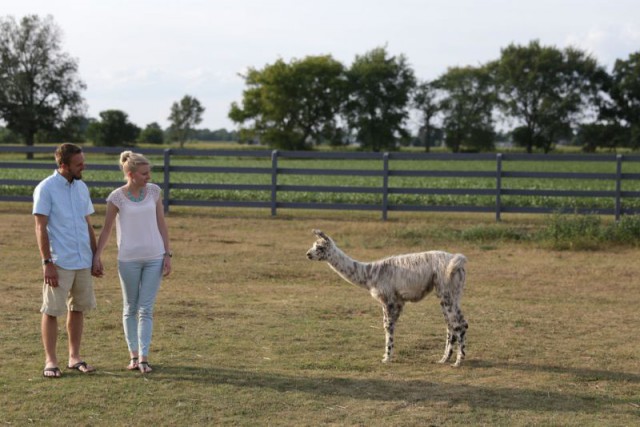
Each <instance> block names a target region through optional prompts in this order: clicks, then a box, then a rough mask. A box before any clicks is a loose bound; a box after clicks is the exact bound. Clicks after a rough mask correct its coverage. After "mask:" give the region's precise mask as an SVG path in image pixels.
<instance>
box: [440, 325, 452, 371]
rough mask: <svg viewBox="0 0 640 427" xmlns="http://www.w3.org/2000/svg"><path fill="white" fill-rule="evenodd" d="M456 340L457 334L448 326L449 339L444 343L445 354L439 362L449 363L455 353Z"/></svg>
mask: <svg viewBox="0 0 640 427" xmlns="http://www.w3.org/2000/svg"><path fill="white" fill-rule="evenodd" d="M455 342H456V336H455V334H454V333H453V331H452V328H451V327H450V326H447V341H446V342H445V345H444V354H443V355H442V359H440V360H438V363H447V361H448V360H449V359H450V358H451V355H452V354H453V344H454V343H455Z"/></svg>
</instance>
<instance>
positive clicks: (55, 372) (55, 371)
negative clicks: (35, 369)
mask: <svg viewBox="0 0 640 427" xmlns="http://www.w3.org/2000/svg"><path fill="white" fill-rule="evenodd" d="M47 372H53V375H47ZM42 376H43V377H45V378H60V377H61V376H62V371H60V368H58V367H57V366H56V367H53V368H44V369H43V371H42Z"/></svg>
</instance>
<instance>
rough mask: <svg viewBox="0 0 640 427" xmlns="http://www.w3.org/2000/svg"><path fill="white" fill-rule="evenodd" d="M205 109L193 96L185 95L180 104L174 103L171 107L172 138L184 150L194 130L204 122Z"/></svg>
mask: <svg viewBox="0 0 640 427" xmlns="http://www.w3.org/2000/svg"><path fill="white" fill-rule="evenodd" d="M202 113H204V107H203V106H202V105H201V104H200V101H198V99H196V98H195V97H193V96H189V95H185V96H184V97H182V99H181V100H180V102H174V103H173V105H172V106H171V114H170V115H169V121H170V122H171V127H170V132H171V136H172V137H173V138H174V139H175V140H177V141H178V142H179V143H180V148H184V143H185V142H186V141H187V139H189V136H190V135H191V133H192V132H193V128H194V126H195V125H197V124H198V123H200V122H202Z"/></svg>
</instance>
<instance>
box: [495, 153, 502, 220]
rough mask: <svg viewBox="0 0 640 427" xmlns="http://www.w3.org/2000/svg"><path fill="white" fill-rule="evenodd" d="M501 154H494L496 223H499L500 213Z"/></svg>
mask: <svg viewBox="0 0 640 427" xmlns="http://www.w3.org/2000/svg"><path fill="white" fill-rule="evenodd" d="M501 193H502V153H498V154H496V222H500V212H501V211H502V198H501Z"/></svg>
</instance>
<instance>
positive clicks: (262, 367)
mask: <svg viewBox="0 0 640 427" xmlns="http://www.w3.org/2000/svg"><path fill="white" fill-rule="evenodd" d="M103 218H104V207H102V206H98V212H97V214H96V215H95V218H94V221H93V222H94V224H95V226H96V228H97V231H98V232H99V231H100V226H99V224H100V223H101V222H102V220H103ZM167 220H168V224H169V228H170V234H171V240H172V247H173V250H174V253H175V256H174V258H173V264H174V273H173V274H172V275H171V276H170V277H169V278H168V279H167V280H165V281H164V283H163V285H162V288H161V290H160V294H159V297H158V302H157V305H156V311H155V330H154V339H153V344H152V349H151V355H150V358H151V362H152V364H153V366H154V367H155V371H154V372H153V373H152V374H150V375H148V376H146V377H142V376H141V375H140V374H138V373H132V372H128V371H126V370H125V366H126V364H127V362H128V354H127V351H126V346H125V342H124V338H123V332H122V327H121V312H122V305H121V304H122V302H121V295H120V290H119V285H118V279H117V272H116V260H115V256H116V249H115V238H114V237H113V236H112V239H111V243H110V245H109V247H108V248H107V250H106V252H105V255H104V258H103V261H104V263H105V266H106V276H105V277H104V278H102V279H99V280H96V293H97V298H98V305H99V307H98V309H97V310H95V311H94V312H91V313H90V314H88V316H87V320H86V323H85V336H84V341H83V348H82V350H83V355H84V357H85V358H86V360H87V361H88V362H90V363H92V364H94V365H96V366H97V368H98V372H97V373H96V374H94V375H91V376H84V375H81V374H78V373H74V372H69V371H65V372H64V376H63V378H61V379H59V380H53V381H52V380H46V379H44V378H42V376H41V369H42V367H43V353H42V346H41V343H40V336H39V319H40V314H39V313H38V308H39V305H40V300H41V293H40V287H41V280H42V279H41V275H42V270H41V266H40V260H39V255H38V253H37V245H36V242H35V237H34V236H33V219H32V218H31V214H30V206H29V205H28V204H19V203H2V204H0V236H2V238H1V239H0V250H1V251H2V254H3V256H2V257H0V271H2V274H1V275H0V288H1V289H2V290H3V297H2V298H1V299H0V322H1V323H2V328H1V329H0V337H1V339H0V358H1V360H2V363H1V364H0V407H1V408H2V410H1V411H0V423H3V424H6V425H28V424H45V425H69V424H73V425H95V426H102V425H104V426H107V425H108V426H111V425H134V424H135V425H218V424H226V425H246V426H254V425H291V426H294V425H295V426H299V425H309V426H315V425H324V424H329V425H367V426H369V425H371V426H377V425H380V426H383V425H384V426H389V425H398V426H400V425H402V426H413V425H415V426H425V425H438V426H440V425H442V426H444V425H491V426H493V425H509V426H512V425H513V426H530V425H563V426H600V425H607V426H626V425H635V424H637V423H638V421H639V420H640V399H639V397H638V392H637V391H638V384H639V383H640V371H639V369H640V359H639V356H638V354H639V353H640V352H639V350H640V347H639V346H638V344H637V342H636V340H634V339H633V336H632V335H633V323H634V320H633V319H636V318H637V307H638V305H639V304H640V293H638V292H637V284H638V283H637V281H635V280H634V277H636V276H637V274H636V271H637V260H638V259H639V257H640V249H638V247H637V246H633V245H632V246H627V245H619V244H617V243H615V242H613V243H609V244H606V245H604V246H603V247H601V248H592V250H590V251H573V250H569V251H566V250H564V251H556V250H554V249H552V248H549V247H548V246H546V245H544V244H542V243H544V242H540V241H536V240H532V239H526V238H517V237H515V236H535V235H539V234H540V233H542V232H544V231H545V230H546V229H547V228H548V227H549V221H552V220H551V219H549V218H543V217H542V216H528V215H518V216H514V217H512V216H509V215H506V216H505V218H504V221H503V222H502V223H500V224H497V225H496V224H494V219H493V217H492V216H491V215H482V214H474V215H471V214H419V215H418V214H398V215H397V217H395V218H394V219H392V220H389V221H386V222H382V221H380V220H379V218H378V215H376V214H368V213H356V212H341V213H331V212H323V213H313V212H306V211H294V212H286V211H284V212H282V213H280V214H279V215H278V216H277V217H275V218H274V217H270V216H269V214H268V213H265V212H261V211H256V210H236V209H213V208H211V209H199V208H198V209H196V208H175V209H174V210H172V211H171V213H170V215H169V216H168V218H167ZM607 225H608V223H607V222H604V221H603V222H602V223H601V224H600V227H601V228H606V227H607ZM627 226H628V228H629V230H631V231H629V233H632V234H634V233H637V228H636V227H637V224H635V223H632V224H627V225H625V227H627ZM312 228H320V229H322V230H324V231H325V232H327V233H328V234H330V235H331V236H332V237H333V238H334V239H335V240H336V242H337V243H338V244H339V245H340V246H341V247H342V249H343V250H344V251H345V252H347V253H349V254H350V255H352V256H353V257H355V258H357V259H360V260H371V259H376V258H381V257H383V256H388V255H392V254H395V253H403V252H412V251H419V250H428V249H443V250H448V251H451V252H462V253H464V254H465V255H466V256H467V257H468V259H469V263H468V274H467V287H466V289H465V295H464V298H463V302H462V308H463V310H464V313H465V316H466V318H467V319H468V321H469V324H470V329H469V332H468V336H467V337H468V347H467V359H466V360H465V361H464V363H463V366H462V367H461V368H459V369H454V368H451V367H449V366H442V365H438V364H436V363H434V362H435V361H436V360H437V359H438V358H439V356H440V354H441V352H442V349H443V344H444V322H443V320H442V314H441V313H440V307H439V304H438V302H437V300H436V299H435V297H433V296H429V297H427V298H426V300H425V301H422V302H420V303H418V304H409V305H407V307H406V308H405V311H404V313H403V315H402V317H401V318H400V322H399V324H398V327H397V329H396V348H397V354H396V360H395V361H394V362H393V363H391V364H382V363H380V359H381V357H382V353H383V343H384V336H383V330H382V316H381V310H380V308H379V307H378V306H377V305H376V303H375V302H374V301H373V299H372V298H371V297H370V296H368V295H367V293H366V292H364V291H362V290H361V289H358V288H356V287H355V286H352V285H349V284H347V283H345V282H344V281H342V280H341V279H340V278H339V277H338V276H337V275H336V274H335V273H334V272H333V271H331V270H330V269H329V267H328V266H327V265H326V264H324V263H314V262H311V261H308V260H307V259H306V257H305V256H304V254H305V252H306V250H307V249H308V248H309V247H310V246H311V244H312V242H313V240H314V237H313V236H312V234H311V231H310V230H311V229H312ZM592 228H593V227H592ZM483 229H484V231H482V230H483ZM479 230H480V231H479ZM625 230H626V228H625ZM575 233H579V232H578V231H576V232H574V235H575ZM625 233H627V231H625ZM471 236H474V237H471ZM630 332H631V335H630ZM64 335H65V334H64V333H61V336H60V340H59V356H60V358H61V360H62V363H64V357H65V345H66V339H65V336H64Z"/></svg>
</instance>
